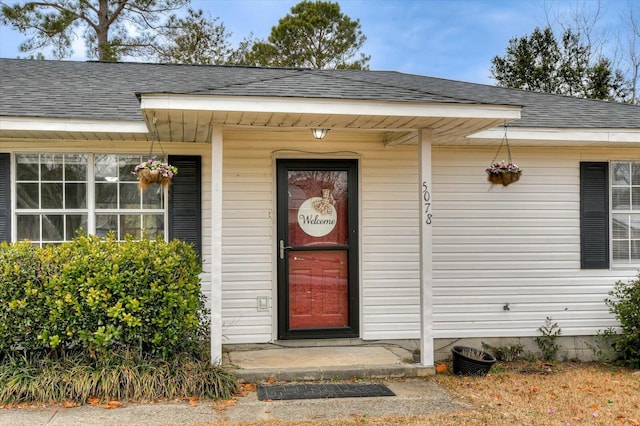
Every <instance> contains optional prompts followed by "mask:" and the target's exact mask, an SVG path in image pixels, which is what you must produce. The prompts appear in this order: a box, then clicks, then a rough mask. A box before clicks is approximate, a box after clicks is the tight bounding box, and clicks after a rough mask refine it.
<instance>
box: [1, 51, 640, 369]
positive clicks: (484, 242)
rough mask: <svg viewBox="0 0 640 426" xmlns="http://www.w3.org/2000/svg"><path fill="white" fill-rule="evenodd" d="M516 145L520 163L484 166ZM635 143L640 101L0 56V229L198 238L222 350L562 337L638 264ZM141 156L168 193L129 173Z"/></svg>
mask: <svg viewBox="0 0 640 426" xmlns="http://www.w3.org/2000/svg"><path fill="white" fill-rule="evenodd" d="M312 129H317V130H321V129H329V131H328V133H327V134H326V136H325V137H324V138H322V139H316V138H315V137H314V136H313V135H312V132H311V130H312ZM505 141H506V142H508V145H505V144H503V145H502V148H501V149H500V146H501V143H504V142H505ZM507 147H509V148H510V155H511V156H512V158H513V160H514V161H516V162H517V163H518V164H519V165H520V166H521V167H522V168H523V170H524V172H523V174H522V177H521V179H520V180H519V181H518V182H517V183H514V184H511V185H509V186H502V185H492V184H491V183H489V182H488V181H487V176H486V174H485V171H484V169H485V168H486V167H487V166H488V165H489V164H490V163H491V161H492V159H494V158H496V159H497V160H503V159H507V157H508V153H507V152H506V148H507ZM639 147H640V107H638V106H632V105H624V104H615V103H607V102H602V101H594V100H582V99H575V98H568V97H562V96H557V95H549V94H540V93H531V92H525V91H520V90H512V89H505V88H498V87H492V86H486V85H479V84H471V83H464V82H459V81H451V80H444V79H438V78H430V77H424V76H417V75H407V74H402V73H398V72H388V71H356V70H308V69H260V68H241V67H224V66H193V65H161V64H142V63H100V62H59V61H33V60H10V59H2V60H0V240H10V241H15V240H20V239H23V238H29V239H30V240H32V241H34V242H35V243H37V244H46V243H55V242H60V241H64V240H67V239H70V238H72V237H73V235H74V231H75V229H77V228H79V227H82V228H83V229H86V230H88V232H90V233H96V234H102V233H105V232H107V231H109V230H113V231H115V232H116V233H117V234H118V235H119V236H120V237H122V236H124V234H126V233H131V234H134V235H137V234H139V233H140V230H141V229H142V228H144V229H146V230H147V232H151V233H156V232H161V233H164V234H165V235H166V236H167V237H168V238H180V239H184V240H186V241H189V242H191V243H193V244H194V245H195V246H196V248H197V250H198V251H199V253H200V255H201V258H202V261H203V267H204V272H203V275H202V282H203V291H204V292H205V294H206V295H207V296H208V297H209V300H210V301H211V308H212V319H211V321H212V349H213V354H212V356H213V358H214V361H215V360H219V359H220V355H221V348H222V345H223V344H238V343H265V342H273V341H277V340H285V339H289V340H290V339H319V338H344V339H347V338H348V339H361V340H363V341H372V340H389V339H392V340H398V341H406V340H414V339H415V340H417V341H419V342H420V347H421V348H422V353H423V359H422V363H423V364H424V365H426V366H431V365H433V364H434V360H435V359H436V358H437V357H438V356H441V354H439V353H438V351H439V350H441V349H442V348H447V347H448V346H447V345H450V344H451V343H452V342H456V341H459V340H461V339H475V340H476V341H479V340H480V339H482V340H486V339H500V338H519V339H525V340H526V339H529V340H531V338H532V337H533V336H536V335H539V332H538V328H539V327H540V326H541V325H542V324H543V323H544V320H545V318H546V317H551V318H552V319H553V320H554V321H555V322H557V323H558V325H559V327H560V328H561V330H562V335H563V336H565V338H564V339H565V340H564V341H563V347H564V349H565V350H567V351H569V352H568V353H569V354H571V352H570V351H573V350H575V351H580V350H581V349H584V346H583V344H582V342H583V341H584V339H586V338H587V337H588V336H593V335H594V334H596V333H597V332H598V331H599V330H604V329H606V328H607V327H610V326H615V325H616V321H615V319H614V318H613V317H612V316H611V314H609V313H608V310H607V307H606V306H605V304H604V302H603V300H604V298H605V297H606V296H607V293H608V291H609V290H610V289H611V288H612V286H613V284H614V282H615V281H617V280H628V279H630V278H632V277H634V276H635V275H636V273H637V268H638V266H639V265H640V231H638V227H640V225H639V224H640V150H639V149H638V148H639ZM150 155H151V156H153V157H156V156H157V157H165V158H167V159H168V160H169V162H170V163H172V164H174V165H176V166H177V167H178V168H179V173H178V175H177V176H176V178H175V179H174V182H173V183H172V185H171V186H170V187H169V189H168V190H162V188H161V187H159V186H154V187H152V188H149V189H146V190H144V191H140V190H139V189H138V188H137V185H136V181H135V180H134V178H133V176H132V175H131V170H132V168H133V167H134V166H135V164H137V163H139V162H141V161H144V160H146V159H147V158H148V156H150ZM636 198H638V200H636ZM447 350H448V349H447ZM576 353H577V352H576Z"/></svg>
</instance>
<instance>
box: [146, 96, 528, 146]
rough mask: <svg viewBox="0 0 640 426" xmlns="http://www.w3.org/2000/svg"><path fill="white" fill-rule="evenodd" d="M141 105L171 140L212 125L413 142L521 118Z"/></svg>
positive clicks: (335, 103) (346, 104) (515, 112)
mask: <svg viewBox="0 0 640 426" xmlns="http://www.w3.org/2000/svg"><path fill="white" fill-rule="evenodd" d="M141 108H142V112H143V115H144V117H145V121H146V122H147V123H152V122H153V119H154V117H155V120H156V127H157V129H158V133H159V136H160V139H161V140H166V141H172V142H178V141H181V142H182V141H184V142H208V141H209V140H210V136H211V134H210V132H211V126H213V125H215V126H222V127H226V128H229V127H235V128H252V129H256V128H258V129H260V128H262V129H280V130H282V129H291V130H299V129H305V128H313V127H323V128H330V129H333V130H341V129H342V130H360V131H376V132H383V133H384V134H385V136H384V138H383V139H384V141H385V144H387V145H400V144H414V143H416V141H417V136H416V135H417V132H416V130H419V129H429V130H430V132H431V136H432V142H433V143H439V142H442V141H445V140H452V139H461V138H464V137H466V136H467V135H470V134H473V133H476V132H479V131H481V130H485V129H489V128H491V127H495V126H499V125H502V124H503V123H504V122H505V121H512V120H515V119H518V118H520V107H514V106H503V105H498V106H496V105H483V104H473V105H470V104H414V103H407V102H362V101H351V100H327V99H295V98H284V99H283V98H258V97H242V98H240V97H215V98H212V97H208V96H177V95H153V94H152V95H142V97H141ZM149 125H150V124H149Z"/></svg>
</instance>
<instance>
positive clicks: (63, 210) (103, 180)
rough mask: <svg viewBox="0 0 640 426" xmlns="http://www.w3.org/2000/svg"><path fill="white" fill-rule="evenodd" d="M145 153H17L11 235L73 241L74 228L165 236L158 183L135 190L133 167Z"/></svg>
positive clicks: (48, 241)
mask: <svg viewBox="0 0 640 426" xmlns="http://www.w3.org/2000/svg"><path fill="white" fill-rule="evenodd" d="M146 159H147V156H145V155H116V154H95V155H94V154H16V172H15V173H16V205H15V212H16V213H15V216H16V238H17V239H18V240H22V239H29V240H31V241H33V242H34V244H39V245H42V244H51V243H60V242H63V241H68V240H70V239H72V238H73V237H74V236H75V235H76V232H77V231H78V230H79V229H84V230H85V232H89V233H91V234H96V235H101V236H102V235H106V233H107V232H109V231H114V232H115V233H116V236H117V238H118V239H124V237H125V235H127V234H129V235H133V236H134V237H138V238H139V237H140V236H141V233H142V230H143V229H144V230H145V232H146V233H147V235H149V236H151V237H153V236H155V235H156V234H165V200H164V191H163V190H162V188H161V187H160V186H154V187H151V188H149V189H147V190H145V191H141V190H140V189H138V182H137V181H136V179H135V177H134V176H133V174H132V171H133V168H134V167H135V166H136V165H137V164H139V163H140V162H142V161H144V160H146Z"/></svg>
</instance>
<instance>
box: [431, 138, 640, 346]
mask: <svg viewBox="0 0 640 426" xmlns="http://www.w3.org/2000/svg"><path fill="white" fill-rule="evenodd" d="M511 151H512V155H513V157H514V160H516V161H517V163H518V164H519V165H520V166H521V167H522V168H523V170H524V172H523V174H522V177H521V179H520V181H519V182H517V183H514V184H512V185H510V186H508V187H502V186H499V185H498V186H491V185H490V184H489V183H488V182H487V181H486V175H485V174H484V172H483V169H484V167H486V164H485V163H483V162H482V160H483V159H486V163H488V162H489V160H490V159H491V158H492V155H493V153H492V151H491V149H486V150H483V149H473V148H464V149H463V148H446V147H435V148H434V153H433V158H434V167H433V176H434V194H433V209H434V221H433V224H434V225H433V226H434V227H433V253H434V254H433V256H434V258H433V269H434V270H433V279H434V282H433V284H434V288H433V293H434V330H435V337H436V338H453V337H494V336H495V337H503V336H534V335H538V334H539V333H538V332H537V329H538V327H540V326H541V325H542V324H543V322H544V319H545V317H547V316H550V317H552V318H553V320H554V321H556V322H558V324H559V326H560V327H561V329H562V333H563V335H585V334H595V333H596V332H597V331H598V330H604V329H605V328H607V327H609V326H615V325H616V323H615V320H614V319H613V317H612V316H611V315H610V314H609V313H608V310H607V308H606V306H605V304H604V298H605V297H606V296H607V293H608V292H609V290H610V289H611V288H612V286H613V284H614V283H615V281H617V280H627V279H629V278H630V277H633V276H634V275H635V270H631V269H615V268H614V269H613V270H611V271H609V270H581V269H580V216H579V211H580V210H579V208H580V162H581V161H607V160H609V159H611V158H616V157H620V156H622V157H624V156H626V155H629V154H630V151H627V150H612V149H607V150H605V149H588V148H582V149H577V148H576V149H569V148H565V149H563V148H549V147H545V148H544V149H543V148H525V147H512V150H511ZM636 156H637V154H636ZM507 304H508V310H507V309H506V306H507Z"/></svg>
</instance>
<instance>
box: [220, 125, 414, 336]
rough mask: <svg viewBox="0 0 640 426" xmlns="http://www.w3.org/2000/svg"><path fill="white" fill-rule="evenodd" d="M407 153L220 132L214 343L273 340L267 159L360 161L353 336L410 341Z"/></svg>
mask: <svg viewBox="0 0 640 426" xmlns="http://www.w3.org/2000/svg"><path fill="white" fill-rule="evenodd" d="M312 151H315V152H316V153H315V154H314V153H313V152H312ZM338 151H339V152H338ZM415 152H416V151H415V149H414V148H412V147H396V148H385V147H384V145H383V144H382V143H381V141H380V137H379V136H376V135H373V136H371V135H370V136H366V135H363V134H342V135H341V134H339V133H338V132H334V133H332V134H330V136H328V137H327V138H325V139H323V140H322V141H316V140H314V139H312V137H311V135H310V134H308V133H307V132H304V133H299V132H298V133H294V132H265V133H258V132H240V131H228V132H225V136H224V180H223V200H224V207H223V335H224V337H223V342H224V343H248V342H268V341H271V340H273V339H274V338H275V333H276V332H275V330H276V323H275V321H276V320H275V318H276V315H275V312H276V311H275V309H277V306H275V298H276V296H277V293H276V289H277V281H276V264H275V256H276V253H275V251H274V249H275V245H276V241H275V217H274V215H275V201H274V200H275V180H274V172H275V159H276V158H358V159H359V175H360V194H359V209H360V230H361V232H360V265H356V267H358V266H359V267H360V282H361V288H360V300H361V306H360V316H361V326H360V327H361V337H363V338H364V339H378V338H382V337H384V336H386V337H389V338H402V337H407V338H409V337H413V336H414V335H417V333H418V331H419V319H420V309H419V305H418V304H417V301H418V295H419V269H418V268H419V264H418V234H417V229H416V227H415V225H416V224H417V220H418V199H417V198H416V194H417V193H416V191H417V188H418V183H417V181H418V171H417V166H418V161H417V158H416V156H415ZM257 297H270V298H272V299H271V300H272V305H271V306H272V309H270V310H269V311H268V312H266V311H264V312H263V311H258V309H257ZM390 314H393V315H390Z"/></svg>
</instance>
